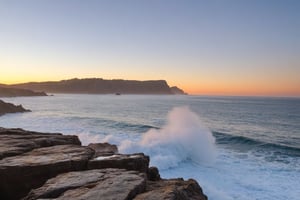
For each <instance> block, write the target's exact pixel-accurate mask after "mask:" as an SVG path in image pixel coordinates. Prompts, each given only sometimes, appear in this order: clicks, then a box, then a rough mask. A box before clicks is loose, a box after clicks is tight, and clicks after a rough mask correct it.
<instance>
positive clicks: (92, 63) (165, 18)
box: [0, 0, 300, 96]
mask: <svg viewBox="0 0 300 200" xmlns="http://www.w3.org/2000/svg"><path fill="white" fill-rule="evenodd" d="M75 77H77V78H88V77H99V78H105V79H116V78H118V79H120V78H121V79H135V80H157V79H165V80H167V81H168V83H169V85H170V86H173V85H177V86H179V87H180V88H183V89H184V90H185V91H187V92H188V93H192V94H205V95H206V94H207V95H272V96H273V95H275V96H300V1H298V0H281V1H278V0H248V1H246V0H219V1H217V0H207V1H201V0H181V1H177V0H172V1H171V0H148V1H146V0H128V1H127V0H119V1H118V0H105V1H101V0H98V1H97V0H85V1H83V0H43V1H42V0H19V1H15V0H0V83H20V82H27V81H48V80H61V79H69V78H75Z"/></svg>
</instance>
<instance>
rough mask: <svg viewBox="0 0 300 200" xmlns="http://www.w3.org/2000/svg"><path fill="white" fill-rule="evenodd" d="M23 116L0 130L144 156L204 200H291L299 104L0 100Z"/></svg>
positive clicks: (124, 98)
mask: <svg viewBox="0 0 300 200" xmlns="http://www.w3.org/2000/svg"><path fill="white" fill-rule="evenodd" d="M2 99H3V100H4V101H6V102H11V103H15V104H22V105H23V106H24V107H25V108H27V109H30V110H32V112H30V113H19V114H6V115H4V116H1V117H0V127H5V128H23V129H27V130H33V131H42V132H60V133H64V134H75V135H78V136H79V137H80V139H81V141H82V142H83V144H89V143H92V142H93V143H95V142H110V143H113V144H117V145H118V146H119V150H120V152H122V153H133V152H144V153H145V154H148V155H150V159H151V163H150V164H151V165H155V166H157V167H158V168H159V170H160V174H161V176H162V177H163V178H174V177H183V178H185V179H188V178H193V179H195V180H197V181H198V182H199V184H200V185H201V187H202V188H203V190H204V193H205V194H207V196H208V198H209V199H210V200H233V199H237V200H248V199H249V200H250V199H251V200H253V199H264V200H269V199H270V200H271V199H272V200H273V199H279V200H281V199H282V200H286V199H289V200H298V199H299V197H300V181H299V180H300V99H299V98H279V97H277V98H275V97H274V98H271V97H209V96H174V95H79V94H76V95H75V94H55V95H54V96H47V97H16V98H2Z"/></svg>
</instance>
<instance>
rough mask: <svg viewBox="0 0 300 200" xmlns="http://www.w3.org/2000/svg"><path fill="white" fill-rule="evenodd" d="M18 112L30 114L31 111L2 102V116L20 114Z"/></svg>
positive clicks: (0, 109)
mask: <svg viewBox="0 0 300 200" xmlns="http://www.w3.org/2000/svg"><path fill="white" fill-rule="evenodd" d="M18 112H30V110H26V109H25V108H23V106H22V105H18V106H16V105H14V104H12V103H6V102H4V101H2V100H0V116H1V115H4V114H7V113H18Z"/></svg>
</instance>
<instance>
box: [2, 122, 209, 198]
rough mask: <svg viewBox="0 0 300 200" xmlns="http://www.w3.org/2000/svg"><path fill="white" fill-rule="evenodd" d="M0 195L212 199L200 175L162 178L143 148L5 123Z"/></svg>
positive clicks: (5, 196) (21, 196)
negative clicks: (85, 141)
mask: <svg viewBox="0 0 300 200" xmlns="http://www.w3.org/2000/svg"><path fill="white" fill-rule="evenodd" d="M0 140H1V143H0V199H1V200H2V199H3V200H6V199H7V200H16V199H23V200H35V199H52V200H54V199H56V200H67V199H74V200H79V199H85V200H98V199H101V200H131V199H134V200H142V199H146V200H159V199H164V200H179V199H180V200H207V197H206V196H205V195H204V194H203V192H202V189H201V187H200V186H199V184H198V183H197V182H196V181H195V180H192V179H190V180H187V181H185V180H183V179H181V178H179V179H161V178H160V175H159V171H158V169H157V168H156V167H149V157H148V156H146V155H144V154H143V153H137V154H119V153H118V149H117V147H116V146H115V145H111V144H108V143H99V144H90V145H88V146H81V143H80V141H79V139H78V137H77V136H72V135H62V134H59V133H38V132H32V131H25V130H22V129H5V128H0Z"/></svg>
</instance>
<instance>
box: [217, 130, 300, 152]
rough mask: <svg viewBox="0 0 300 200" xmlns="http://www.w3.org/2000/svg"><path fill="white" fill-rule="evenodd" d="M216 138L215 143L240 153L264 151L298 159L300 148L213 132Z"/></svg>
mask: <svg viewBox="0 0 300 200" xmlns="http://www.w3.org/2000/svg"><path fill="white" fill-rule="evenodd" d="M213 135H214V136H215V138H216V143H217V144H220V145H226V146H228V147H232V148H234V149H238V150H241V151H250V150H254V151H264V152H272V153H275V154H281V155H287V156H293V157H300V148H297V147H292V146H286V145H281V144H276V143H269V142H263V141H259V140H255V139H252V138H248V137H244V136H235V135H230V134H226V133H221V132H216V131H214V132H213Z"/></svg>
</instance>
